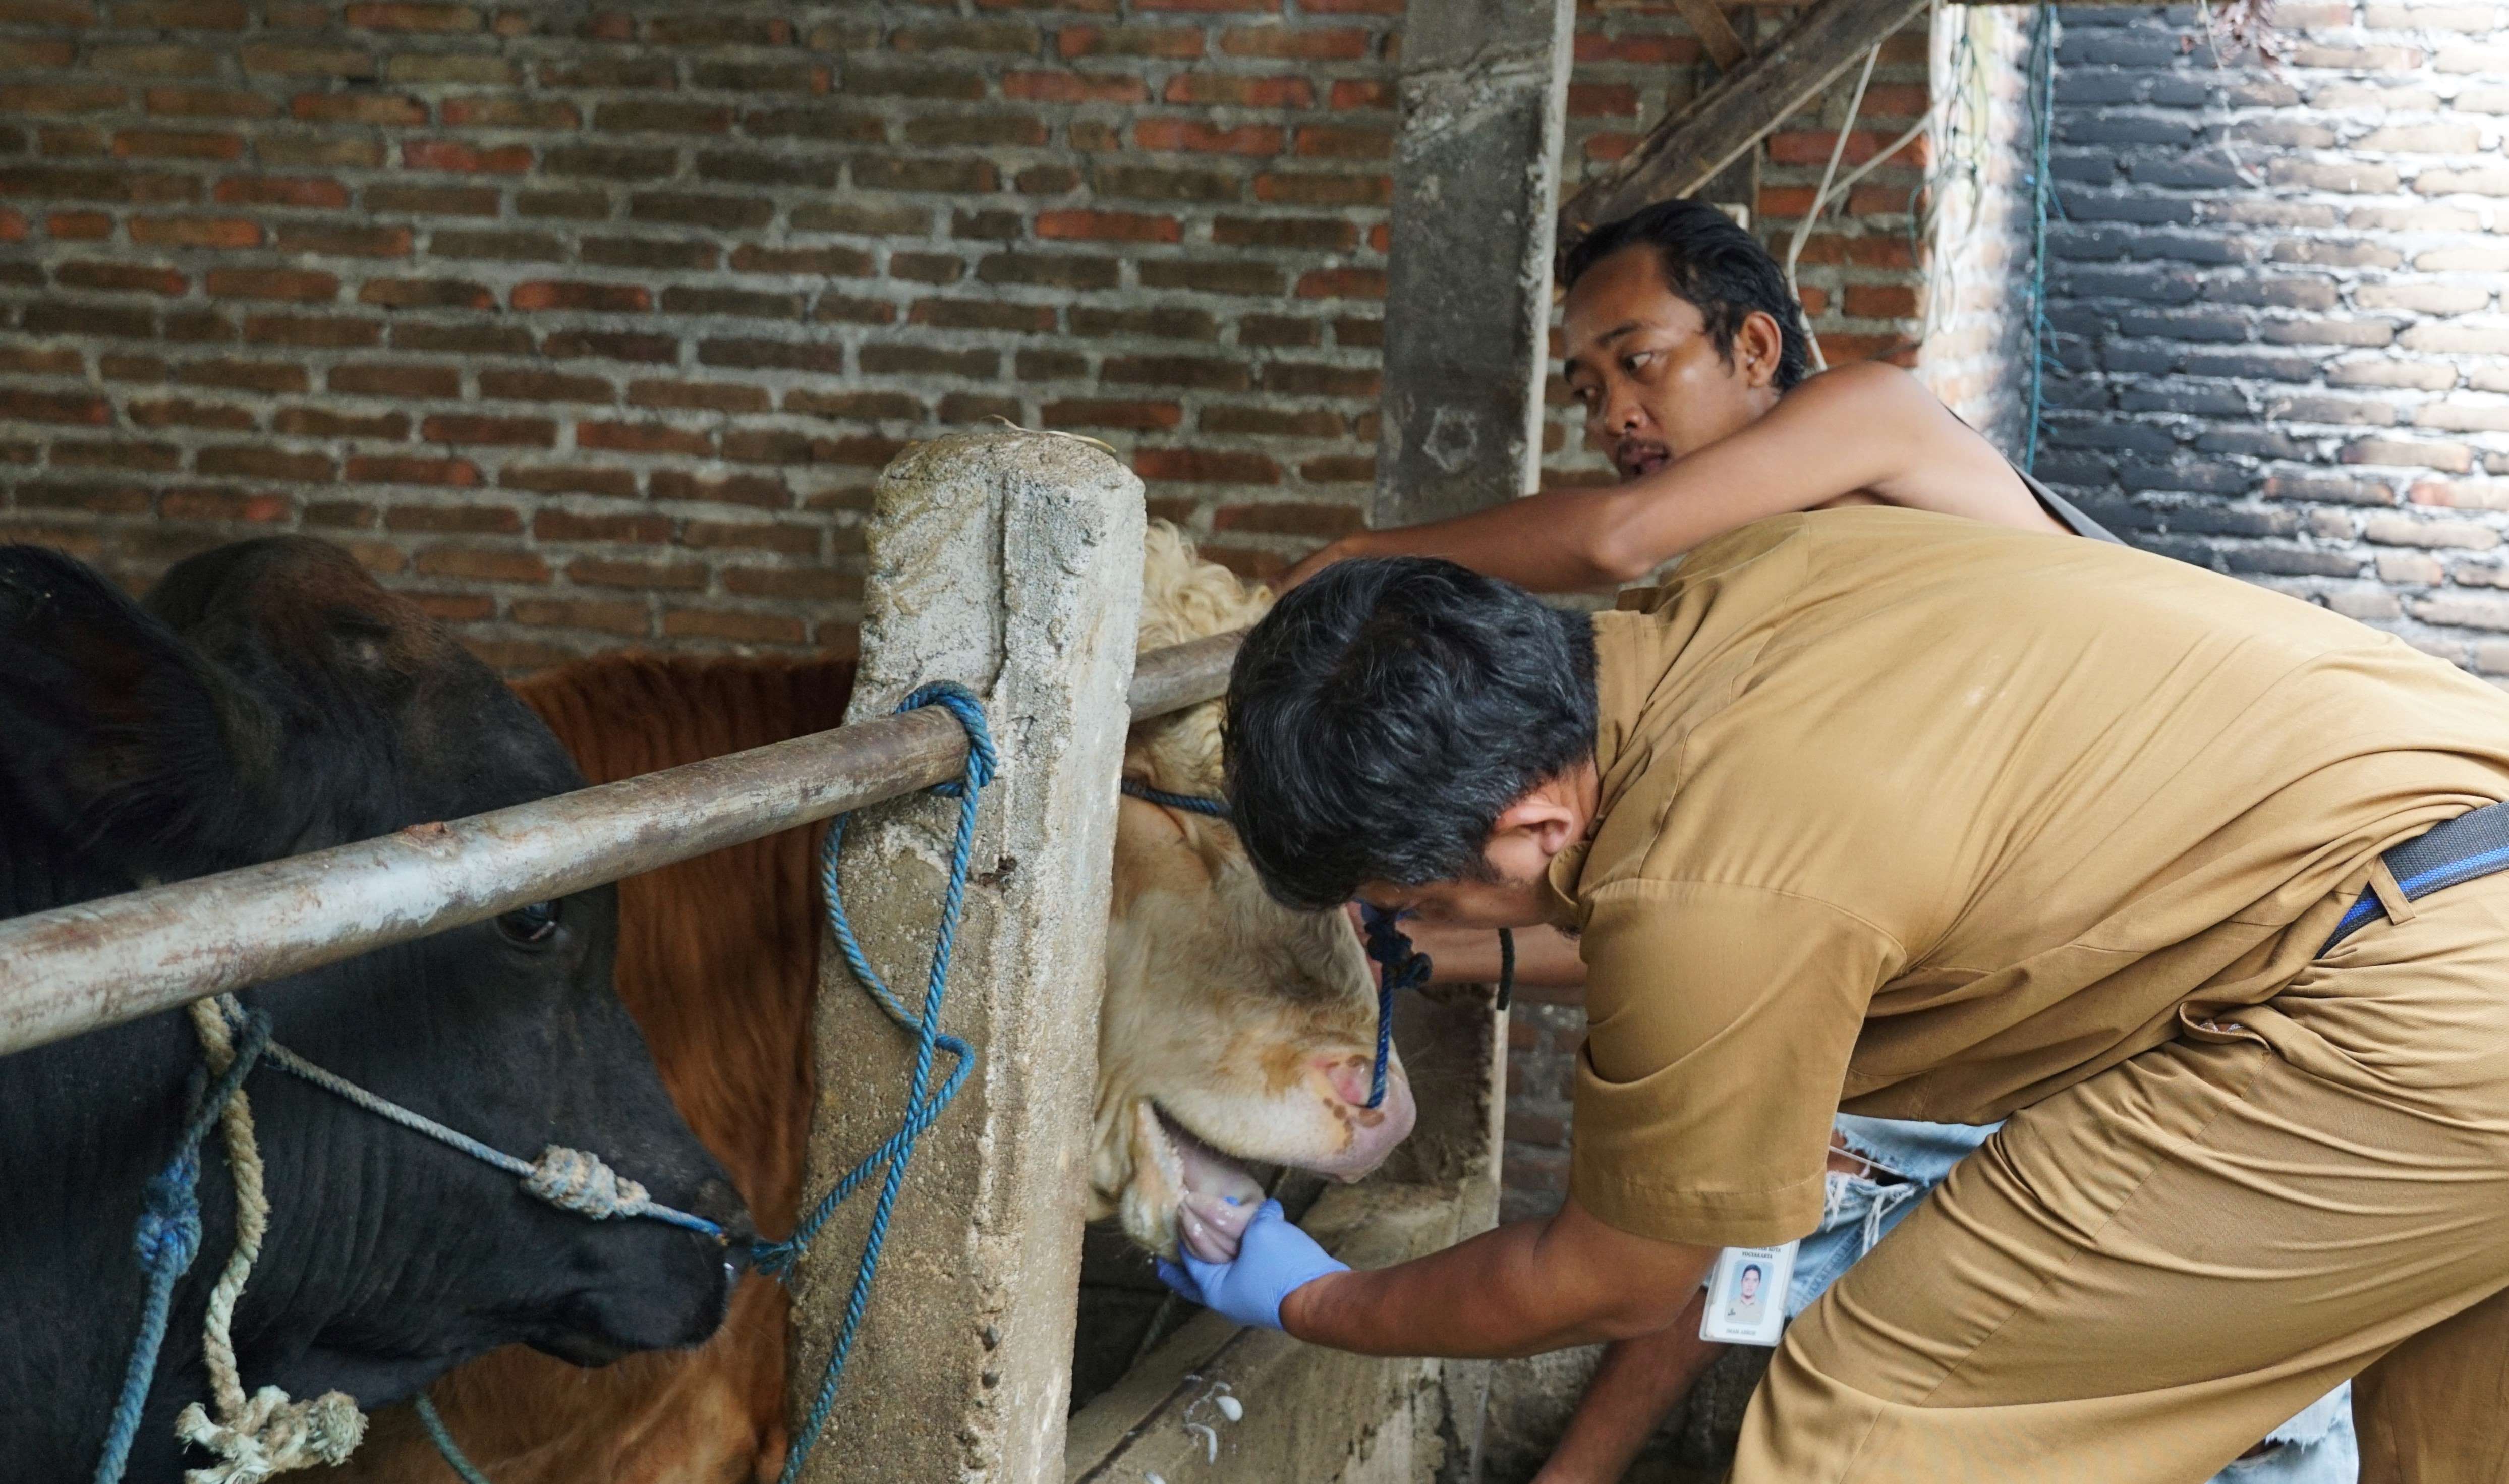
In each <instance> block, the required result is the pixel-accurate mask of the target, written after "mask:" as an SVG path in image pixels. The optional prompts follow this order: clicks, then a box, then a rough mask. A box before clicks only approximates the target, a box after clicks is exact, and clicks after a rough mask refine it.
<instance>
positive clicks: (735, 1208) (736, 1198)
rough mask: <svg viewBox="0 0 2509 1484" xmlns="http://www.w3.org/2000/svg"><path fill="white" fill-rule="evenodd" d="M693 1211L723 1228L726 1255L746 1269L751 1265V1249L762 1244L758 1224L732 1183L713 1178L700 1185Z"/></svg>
mask: <svg viewBox="0 0 2509 1484" xmlns="http://www.w3.org/2000/svg"><path fill="white" fill-rule="evenodd" d="M689 1209H690V1211H691V1212H693V1214H696V1215H699V1216H703V1217H704V1218H706V1219H707V1220H708V1221H711V1222H713V1223H714V1224H715V1225H717V1226H719V1227H722V1228H723V1240H724V1243H725V1246H724V1250H725V1251H726V1253H727V1254H729V1255H730V1258H731V1260H733V1261H735V1262H737V1263H738V1264H740V1265H741V1266H742V1267H744V1268H745V1267H747V1266H748V1265H749V1249H750V1248H751V1247H754V1246H756V1245H757V1244H758V1223H757V1222H756V1221H754V1220H752V1219H751V1218H750V1214H749V1206H748V1204H747V1203H746V1202H744V1201H742V1200H741V1199H740V1192H738V1191H736V1190H733V1189H732V1188H731V1182H730V1181H729V1180H723V1179H710V1180H708V1181H706V1182H705V1183H704V1184H702V1185H700V1186H698V1187H697V1193H696V1199H694V1200H693V1201H691V1202H690V1203H689Z"/></svg>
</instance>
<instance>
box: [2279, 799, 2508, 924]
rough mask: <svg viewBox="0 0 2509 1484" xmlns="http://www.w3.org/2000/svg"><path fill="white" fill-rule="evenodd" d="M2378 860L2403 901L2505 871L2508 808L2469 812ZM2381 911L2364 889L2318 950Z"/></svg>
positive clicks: (2373, 893)
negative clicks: (2332, 935) (2382, 863)
mask: <svg viewBox="0 0 2509 1484" xmlns="http://www.w3.org/2000/svg"><path fill="white" fill-rule="evenodd" d="M2378 859H2380V860H2382V861H2384V862H2386V863H2387V870H2388V871H2389V872H2393V873H2394V875H2395V877H2396V886H2397V889H2398V890H2400V891H2402V892H2403V893H2404V898H2405V900H2406V901H2408V902H2418V901H2420V900H2421V899H2422V898H2424V897H2427V896H2429V895H2430V894H2431V893H2432V892H2435V891H2446V890H2447V889H2448V888H2450V887H2452V886H2455V885H2457V884H2459V883H2460V882H2465V881H2471V880H2473V879H2474V878H2475V877H2476V876H2488V875H2490V874H2491V873H2492V872H2495V871H2509V803H2490V804H2485V805H2484V806H2483V807H2482V808H2480V809H2469V810H2467V811H2466V812H2464V813H2463V814H2460V815H2458V816H2457V817H2456V818H2454V819H2452V820H2448V821H2446V822H2444V823H2441V824H2438V825H2434V826H2432V827H2431V828H2430V829H2429V830H2428V831H2426V832H2424V833H2422V834H2420V835H2415V836H2414V837H2413V838H2412V839H2409V840H2407V841H2405V842H2404V843H2403V844H2401V845H2398V846H2397V847H2396V848H2394V849H2393V850H2389V851H2387V852H2386V853H2384V854H2382V855H2380V856H2379V857H2378ZM2383 910H2385V909H2384V908H2382V907H2381V906H2380V905H2379V902H2378V892H2376V891H2374V890H2364V891H2363V892H2362V893H2361V900H2360V901H2358V902H2355V903H2353V904H2352V909H2351V910H2349V911H2347V912H2345V913H2344V914H2343V920H2342V921H2340V922H2338V923H2337V924H2335V936H2334V937H2332V938H2329V939H2327V940H2326V947H2325V948H2320V949H2318V950H2317V951H2318V952H2319V953H2320V954H2323V953H2325V952H2326V950H2327V948H2332V947H2334V946H2336V945H2337V944H2339V943H2341V942H2342V941H2343V940H2344V939H2346V938H2349V937H2351V936H2352V935H2353V933H2355V932H2356V931H2358V930H2359V929H2360V927H2361V925H2362V924H2363V923H2366V922H2368V921H2369V920H2370V919H2371V918H2372V917H2374V916H2376V915H2378V913H2379V912H2380V911H2383Z"/></svg>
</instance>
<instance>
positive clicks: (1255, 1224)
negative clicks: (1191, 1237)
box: [1159, 1201, 1350, 1329]
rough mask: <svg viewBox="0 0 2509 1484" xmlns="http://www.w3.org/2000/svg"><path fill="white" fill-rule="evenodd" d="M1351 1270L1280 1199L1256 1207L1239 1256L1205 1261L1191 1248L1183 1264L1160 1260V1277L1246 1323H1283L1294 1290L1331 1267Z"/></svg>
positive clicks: (1197, 1300)
mask: <svg viewBox="0 0 2509 1484" xmlns="http://www.w3.org/2000/svg"><path fill="white" fill-rule="evenodd" d="M1349 1271H1350V1264H1348V1263H1344V1262H1336V1261H1334V1260H1333V1258H1332V1256H1331V1255H1330V1254H1329V1253H1328V1252H1326V1251H1325V1249H1324V1248H1323V1247H1320V1246H1318V1245H1316V1240H1315V1239H1314V1238H1312V1237H1310V1236H1308V1235H1307V1234H1306V1233H1304V1232H1302V1231H1300V1230H1298V1228H1297V1226H1296V1225H1295V1224H1294V1223H1292V1221H1291V1220H1290V1218H1289V1217H1288V1216H1285V1215H1283V1214H1282V1213H1281V1203H1280V1202H1278V1201H1266V1202H1264V1203H1263V1204H1262V1205H1261V1206H1256V1207H1255V1219H1254V1220H1252V1221H1250V1222H1248V1223H1247V1224H1246V1234H1245V1236H1244V1237H1242V1238H1240V1239H1239V1242H1238V1247H1237V1260H1236V1261H1234V1262H1204V1261H1203V1260H1202V1259H1201V1258H1199V1257H1196V1256H1194V1255H1193V1253H1192V1252H1190V1251H1186V1252H1185V1253H1184V1262H1183V1264H1182V1265H1181V1266H1180V1265H1178V1264H1176V1263H1172V1262H1169V1261H1167V1260H1166V1259H1164V1258H1162V1259H1160V1262H1159V1279H1160V1280H1161V1281H1163V1282H1165V1283H1166V1284H1167V1285H1168V1286H1169V1287H1171V1288H1174V1289H1175V1290H1176V1291H1177V1292H1179V1293H1180V1294H1182V1295H1184V1296H1185V1297H1186V1298H1189V1299H1191V1300H1193V1301H1194V1302H1195V1303H1197V1304H1200V1305H1202V1306H1203V1307H1204V1308H1206V1309H1216V1310H1217V1311H1218V1312H1219V1313H1221V1314H1224V1315H1226V1316H1228V1317H1230V1318H1232V1319H1235V1320H1236V1321H1237V1322H1238V1323H1240V1324H1252V1325H1255V1326H1258V1327H1260V1328H1263V1329H1278V1328H1280V1327H1281V1301H1282V1300H1283V1299H1285V1298H1288V1297H1289V1296H1290V1295H1291V1294H1292V1292H1294V1291H1295V1290H1297V1289H1299V1288H1302V1287H1305V1286H1306V1285H1307V1284H1308V1283H1311V1282H1314V1281H1315V1280H1317V1279H1320V1278H1322V1277H1324V1276H1325V1275H1326V1274H1328V1273H1347V1272H1349Z"/></svg>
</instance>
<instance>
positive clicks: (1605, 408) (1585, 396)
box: [1560, 243, 1777, 479]
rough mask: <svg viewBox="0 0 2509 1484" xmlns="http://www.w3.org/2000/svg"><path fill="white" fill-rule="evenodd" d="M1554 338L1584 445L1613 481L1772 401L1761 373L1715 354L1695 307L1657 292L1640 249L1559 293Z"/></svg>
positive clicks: (1746, 418)
mask: <svg viewBox="0 0 2509 1484" xmlns="http://www.w3.org/2000/svg"><path fill="white" fill-rule="evenodd" d="M1762 317H1765V316H1762ZM1560 333H1561V340H1562V342H1563V343H1564V344H1565V346H1566V348H1567V358H1566V360H1565V362H1564V363H1563V365H1562V367H1561V369H1562V372H1563V373H1564V374H1565V376H1566V377H1567V380H1568V386H1569V390H1573V391H1575V392H1576V393H1577V399H1578V401H1580V402H1581V403H1583V404H1584V406H1585V408H1586V439H1587V442H1588V444H1589V445H1590V446H1591V447H1592V448H1594V449H1596V450H1598V451H1600V452H1602V453H1605V454H1608V455H1610V456H1611V460H1612V466H1613V467H1614V468H1616V469H1618V470H1620V474H1621V477H1622V478H1623V479H1635V478H1637V477H1639V476H1640V475H1643V474H1650V473H1653V472H1654V471H1655V470H1657V469H1659V468H1661V467H1663V466H1664V465H1665V464H1667V463H1669V462H1671V461H1672V460H1675V459H1679V458H1681V457H1683V456H1684V455H1687V454H1690V453H1693V452H1695V451H1697V450H1699V449H1701V448H1704V447H1705V446H1706V445H1708V444H1710V443H1713V442H1715V441H1716V440H1717V439H1719V438H1722V437H1724V436H1725V435H1726V434H1728V433H1730V432H1734V431H1736V430H1737V429H1739V428H1741V427H1743V426H1745V425H1747V424H1748V423H1750V422H1751V421H1752V420H1754V419H1756V418H1758V417H1759V416H1760V415H1761V414H1762V413H1765V412H1767V411H1768V410H1769V408H1770V407H1771V406H1773V405H1775V404H1776V402H1777V391H1776V390H1775V388H1774V386H1773V385H1772V383H1771V381H1770V379H1769V374H1768V372H1767V371H1765V370H1759V369H1757V368H1752V367H1746V366H1744V365H1743V364H1741V361H1740V360H1739V359H1729V358H1728V357H1726V356H1725V355H1724V354H1722V353H1720V352H1718V351H1717V349H1716V343H1715V342H1714V341H1713V340H1712V339H1710V338H1709V337H1708V334H1707V326H1706V321H1705V320H1704V318H1702V317H1701V315H1700V313H1699V309H1698V307H1697V306H1696V305H1694V304H1692V303H1691V302H1690V301H1689V300H1687V299H1684V298H1682V297H1681V296H1680V295H1678V294H1675V293H1674V292H1673V291H1672V290H1671V289H1669V288H1666V286H1665V281H1664V270H1663V267H1662V264H1661V260H1660V259H1659V257H1658V256H1657V251H1656V249H1655V247H1653V246H1652V245H1650V244H1646V243H1640V244H1637V245H1635V246H1630V247H1624V248H1622V249H1621V250H1620V251H1618V252H1615V253H1613V254H1612V255H1611V256H1610V257H1607V258H1605V259H1603V260H1602V261H1601V262H1599V263H1596V264H1595V265H1594V266H1593V267H1592V268H1590V269H1588V270H1587V271H1586V275H1585V277H1583V278H1579V279H1578V280H1577V286H1576V287H1574V288H1572V289H1570V290H1569V291H1568V301H1567V304H1566V306H1565V308H1564V310H1563V315H1562V320H1561V326H1560ZM1738 349H1739V347H1738Z"/></svg>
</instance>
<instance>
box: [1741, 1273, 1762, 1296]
mask: <svg viewBox="0 0 2509 1484" xmlns="http://www.w3.org/2000/svg"><path fill="white" fill-rule="evenodd" d="M1741 1286H1742V1302H1743V1303H1746V1304H1747V1303H1749V1302H1750V1301H1751V1300H1753V1299H1755V1298H1758V1297H1759V1296H1760V1270H1759V1269H1757V1268H1744V1269H1743V1270H1742V1284H1741Z"/></svg>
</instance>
